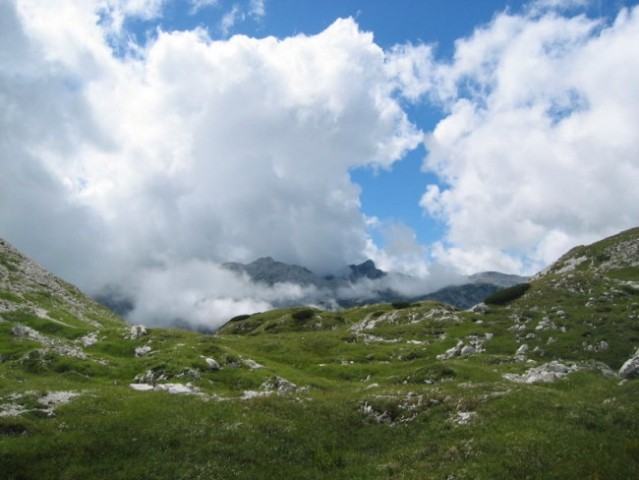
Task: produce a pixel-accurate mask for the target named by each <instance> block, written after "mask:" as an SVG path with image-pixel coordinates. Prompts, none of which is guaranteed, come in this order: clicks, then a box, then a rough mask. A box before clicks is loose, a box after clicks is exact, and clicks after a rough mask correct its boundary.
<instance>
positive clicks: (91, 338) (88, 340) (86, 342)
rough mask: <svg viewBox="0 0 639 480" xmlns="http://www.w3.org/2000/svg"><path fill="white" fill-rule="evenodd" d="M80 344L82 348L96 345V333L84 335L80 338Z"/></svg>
mask: <svg viewBox="0 0 639 480" xmlns="http://www.w3.org/2000/svg"><path fill="white" fill-rule="evenodd" d="M80 343H82V345H83V346H84V347H90V346H92V345H95V344H96V343H98V332H91V333H88V334H86V335H85V336H84V337H82V338H80Z"/></svg>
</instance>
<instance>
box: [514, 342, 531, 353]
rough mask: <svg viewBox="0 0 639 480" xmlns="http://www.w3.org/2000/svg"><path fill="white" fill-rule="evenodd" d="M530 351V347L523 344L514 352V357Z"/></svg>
mask: <svg viewBox="0 0 639 480" xmlns="http://www.w3.org/2000/svg"><path fill="white" fill-rule="evenodd" d="M529 349H530V347H529V346H528V344H527V343H524V344H523V345H521V346H520V347H519V348H518V349H517V351H516V352H515V355H525V354H526V352H528V350H529Z"/></svg>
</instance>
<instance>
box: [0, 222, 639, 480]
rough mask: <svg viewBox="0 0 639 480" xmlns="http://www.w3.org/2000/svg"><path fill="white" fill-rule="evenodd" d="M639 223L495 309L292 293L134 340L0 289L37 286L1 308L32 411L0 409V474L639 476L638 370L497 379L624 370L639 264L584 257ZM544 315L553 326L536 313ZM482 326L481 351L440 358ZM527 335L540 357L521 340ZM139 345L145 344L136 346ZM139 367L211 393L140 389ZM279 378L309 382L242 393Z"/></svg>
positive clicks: (11, 401) (15, 371) (96, 312)
mask: <svg viewBox="0 0 639 480" xmlns="http://www.w3.org/2000/svg"><path fill="white" fill-rule="evenodd" d="M637 234H639V232H637ZM632 238H635V233H632V234H627V233H626V234H623V235H621V236H619V237H618V238H615V239H613V240H606V241H604V242H599V243H597V244H595V245H593V246H590V247H580V248H578V249H576V250H575V251H574V252H573V253H571V255H574V256H576V257H581V256H586V257H587V258H588V261H587V262H583V263H582V264H581V265H580V266H579V268H576V269H575V270H574V271H572V272H570V276H566V275H563V274H558V273H556V272H553V271H551V272H550V273H549V274H547V275H546V276H543V277H541V278H540V279H538V280H535V281H533V282H531V287H530V289H529V290H528V291H527V292H526V294H525V295H523V296H521V297H519V298H517V299H511V301H509V302H508V303H507V304H506V305H496V306H491V307H490V310H489V311H488V313H486V314H475V313H470V312H464V311H459V310H457V309H454V308H452V307H447V306H444V305H441V304H437V303H433V302H422V303H419V304H412V305H400V306H401V307H402V308H396V307H397V305H396V306H395V307H393V305H388V304H385V305H374V306H368V307H360V308H353V309H348V310H344V311H340V312H326V311H320V310H316V309H308V308H306V307H304V308H302V307H300V308H287V309H278V310H273V311H269V312H263V313H259V314H255V315H251V316H243V317H239V318H235V319H233V321H232V322H230V323H229V324H227V325H226V326H225V327H224V328H223V329H221V331H220V332H219V333H218V334H216V335H204V334H198V333H193V332H186V331H181V330H168V329H149V331H148V334H147V335H144V336H142V337H140V338H137V339H127V338H125V337H126V336H127V333H128V329H127V326H126V325H125V324H124V323H122V322H121V321H120V320H118V319H117V318H116V317H114V316H112V314H110V313H108V312H105V311H104V310H101V309H100V308H99V307H97V306H95V305H94V304H92V303H91V302H88V301H86V303H84V304H83V305H84V307H83V310H82V312H83V315H80V316H78V315H76V314H75V313H74V312H75V311H74V308H75V307H71V306H70V305H67V304H65V303H64V302H63V301H61V300H60V298H58V297H57V296H56V295H48V294H47V292H39V293H33V292H32V293H31V296H27V298H26V299H25V298H23V296H22V295H17V294H15V293H13V292H11V291H0V298H2V299H3V300H5V301H9V302H13V303H19V302H24V301H26V302H31V303H30V306H29V307H28V308H27V307H24V308H21V309H17V310H14V311H12V312H3V313H2V314H1V317H2V321H0V409H6V408H7V406H8V405H14V406H18V407H21V408H24V409H25V410H26V411H25V412H24V413H22V414H20V415H16V416H0V465H1V466H2V468H1V469H0V479H10V478H11V479H44V480H47V479H78V478H91V479H102V478H104V479H107V478H108V479H130V478H149V479H269V478H278V479H279V478H304V479H325V478H345V479H373V480H375V479H446V478H451V477H454V478H455V479H457V480H460V479H496V478H512V479H568V480H582V479H597V478H598V479H606V478H614V479H617V478H620V479H621V478H624V479H625V478H635V477H636V476H637V475H636V474H637V472H638V471H639V441H638V440H637V438H638V437H637V431H639V403H638V402H637V401H636V399H637V398H638V397H639V380H636V379H632V380H629V381H627V382H620V379H619V378H608V377H606V376H604V375H602V374H601V373H600V371H599V370H598V368H596V366H594V364H590V365H593V366H592V367H589V368H586V369H585V370H583V371H580V372H578V373H573V374H571V375H569V376H568V377H567V378H564V379H561V380H558V381H556V382H554V383H548V384H544V383H538V384H530V385H529V384H518V383H513V382H510V381H508V380H506V379H505V378H504V375H505V374H523V373H524V372H526V371H527V370H528V369H529V368H531V367H532V366H539V365H541V364H543V363H546V362H550V361H552V360H560V361H562V362H564V363H567V364H570V363H572V362H586V361H588V362H592V361H599V362H604V363H605V364H607V365H608V366H610V367H611V368H612V369H618V368H619V367H620V366H621V364H622V363H623V362H624V361H625V360H626V359H627V358H628V357H629V356H630V355H632V354H633V353H634V351H635V350H636V349H637V347H639V299H638V298H637V295H636V294H635V293H634V291H632V289H630V290H628V289H624V288H622V287H623V285H624V283H623V282H627V281H637V275H636V274H637V272H636V266H634V265H626V266H623V265H621V266H620V265H618V264H614V268H610V269H609V270H605V271H603V273H597V274H595V273H594V272H593V270H592V268H593V266H597V265H599V266H603V267H605V266H606V265H612V263H610V262H612V260H613V259H614V248H616V246H617V245H618V244H619V243H618V242H625V241H628V240H629V239H632ZM568 258H569V257H565V259H564V260H566V259H568ZM603 267H602V268H603ZM606 268H607V267H606ZM69 291H70V292H71V290H69ZM591 299H592V300H591ZM34 306H37V307H38V308H41V309H42V310H44V311H46V312H47V315H48V316H49V317H50V319H48V318H43V317H41V316H37V315H34V314H33V311H34V310H33V308H32V307H34ZM87 318H88V319H90V320H92V321H94V322H96V323H97V325H98V326H99V328H98V327H96V326H93V325H89V324H87V323H86V319H87ZM546 318H548V319H549V321H550V324H551V325H552V326H551V327H548V328H546V329H537V326H538V325H539V324H540V323H541V322H544V321H545V320H544V319H546ZM373 320H374V321H375V323H374V325H373V323H369V324H368V325H369V327H370V328H367V329H361V330H358V328H355V327H356V326H359V327H362V326H363V325H364V323H363V322H365V321H369V322H370V321H373ZM15 323H22V324H24V325H28V326H29V327H31V328H33V329H35V330H37V331H39V332H40V333H42V334H46V335H47V336H49V337H50V338H52V339H55V340H56V341H58V342H59V345H63V346H76V347H78V348H80V347H79V346H80V343H79V341H78V340H79V338H80V337H82V336H83V335H85V334H86V333H89V332H97V335H98V342H97V343H96V344H95V345H93V346H90V347H86V348H84V351H85V353H86V355H87V358H86V359H81V358H73V357H70V356H69V355H66V354H65V353H64V350H62V351H56V350H55V348H53V347H46V346H43V345H41V344H39V343H37V342H34V341H32V340H27V339H20V338H16V337H15V336H14V335H13V333H12V329H13V327H14V325H15ZM521 325H523V326H524V328H523V329H521V330H520V329H519V326H521ZM513 327H517V329H514V328H513ZM473 339H475V340H476V339H482V340H483V341H484V342H483V349H484V350H485V351H483V352H481V353H474V354H471V355H468V356H464V357H461V356H458V357H453V358H450V359H448V360H444V361H440V360H437V355H440V354H442V353H444V352H445V351H446V350H447V349H449V348H451V347H453V346H455V345H456V344H457V342H458V341H462V342H464V343H465V344H468V343H469V342H470V341H471V340H473ZM602 342H605V344H606V345H607V348H605V349H601V350H592V349H591V350H588V348H587V347H588V346H589V345H595V346H598V345H601V344H602ZM522 343H527V344H528V345H529V347H530V349H529V352H528V353H527V356H526V359H525V360H530V361H531V362H533V363H532V364H529V363H526V362H525V361H524V362H520V361H517V360H516V359H515V358H514V355H515V351H516V350H517V348H518V347H519V346H520V345H521V344H522ZM142 346H149V347H150V348H151V350H152V352H151V353H149V354H148V355H145V356H140V357H136V356H135V354H134V352H135V349H136V348H137V347H142ZM205 358H213V359H215V360H216V361H217V362H218V363H219V364H220V365H221V367H222V368H221V369H220V370H218V371H214V370H210V369H208V368H207V365H206V362H205ZM249 360H252V361H254V362H258V363H259V364H261V365H262V368H253V369H252V368H251V367H250V365H251V362H249ZM148 371H151V372H153V373H154V375H155V376H156V382H157V383H167V382H170V383H182V384H186V383H192V384H193V385H194V386H196V387H197V388H198V389H199V390H200V392H201V395H200V396H195V395H171V394H168V393H165V392H157V391H151V392H138V391H134V390H132V389H131V388H129V384H130V383H133V382H134V381H135V378H136V376H139V375H144V374H145V373H146V372H148ZM276 377H281V378H284V379H286V380H288V381H290V382H293V383H294V384H296V385H297V387H298V389H297V390H296V391H294V392H292V393H288V394H285V395H278V394H276V393H272V394H271V395H270V396H266V397H258V398H252V399H243V396H244V395H245V394H246V392H247V391H258V392H263V385H264V384H265V382H269V381H270V382H272V381H273V378H276ZM52 391H73V392H77V393H78V394H79V396H78V397H77V398H74V399H72V400H71V401H70V402H69V403H68V404H66V405H61V406H58V407H57V408H56V409H55V410H54V411H53V412H52V414H50V412H49V411H47V410H46V409H45V407H44V406H43V405H42V404H41V403H40V402H39V401H40V400H42V398H44V396H45V395H46V394H47V392H52ZM464 419H466V420H467V423H464V422H463V420H464ZM460 422H461V423H460Z"/></svg>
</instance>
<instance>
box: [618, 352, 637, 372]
mask: <svg viewBox="0 0 639 480" xmlns="http://www.w3.org/2000/svg"><path fill="white" fill-rule="evenodd" d="M619 376H620V377H621V378H633V377H639V349H637V351H636V352H635V354H634V355H633V356H632V357H631V358H629V359H628V360H626V362H625V363H624V364H623V365H622V366H621V368H620V369H619Z"/></svg>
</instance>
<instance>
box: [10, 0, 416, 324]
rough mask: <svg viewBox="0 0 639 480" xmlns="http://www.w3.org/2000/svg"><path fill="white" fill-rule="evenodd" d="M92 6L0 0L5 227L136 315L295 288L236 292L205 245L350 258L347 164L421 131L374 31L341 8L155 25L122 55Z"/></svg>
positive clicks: (236, 306) (411, 141)
mask: <svg viewBox="0 0 639 480" xmlns="http://www.w3.org/2000/svg"><path fill="white" fill-rule="evenodd" d="M156 4H157V5H160V4H161V2H156ZM108 5H111V4H108ZM118 5H124V6H121V7H118V8H120V10H118V11H121V12H137V13H135V14H136V15H137V14H140V15H142V13H141V12H145V11H146V10H136V9H135V8H134V5H137V4H133V3H122V4H118ZM140 5H142V4H140ZM145 5H146V4H145ZM103 7H104V3H103V2H98V1H96V2H89V1H83V2H73V1H63V0H60V1H59V2H55V4H53V3H49V2H31V1H26V0H20V1H16V2H2V3H0V13H1V15H0V18H1V19H2V20H1V22H2V29H1V30H0V39H1V40H2V44H3V45H12V47H13V48H11V49H7V50H5V49H2V52H1V53H0V112H1V113H0V139H1V140H2V141H0V158H1V159H2V160H1V161H2V169H1V171H2V174H0V199H1V201H0V232H2V236H4V237H6V238H7V239H8V240H10V241H12V242H13V243H14V244H16V245H17V246H18V247H19V248H23V249H24V250H25V251H26V253H27V254H30V255H32V256H34V257H35V258H36V259H37V260H39V261H40V262H42V263H44V264H45V266H48V267H50V268H52V269H53V270H54V271H55V272H56V273H58V274H60V275H62V276H63V277H65V278H67V279H68V280H70V281H73V282H76V283H78V284H79V285H80V286H81V287H82V288H84V289H86V290H89V291H93V292H96V291H98V290H100V288H102V287H104V286H106V285H119V286H122V287H125V288H130V289H132V291H134V292H136V295H137V298H136V300H137V303H136V305H137V309H136V311H134V312H132V316H133V318H135V319H136V320H140V321H144V322H145V323H153V322H165V321H167V318H182V317H188V318H193V319H195V320H196V321H197V322H198V323H202V324H203V323H206V324H207V325H211V323H213V324H216V322H218V323H219V321H220V319H222V317H224V316H226V315H227V314H230V313H231V312H232V311H234V313H246V312H247V310H250V309H251V308H260V309H261V308H262V307H263V306H265V305H267V304H269V305H270V304H272V303H273V302H276V300H277V298H278V296H279V297H282V298H287V297H286V296H287V295H289V296H290V295H298V294H299V295H302V296H304V295H307V293H305V292H301V293H300V292H295V291H294V289H293V290H291V288H290V286H287V287H285V289H284V291H277V290H275V291H272V290H268V291H260V292H257V293H256V294H255V296H254V297H251V296H250V295H249V296H247V297H242V296H241V295H239V294H238V293H237V290H234V287H233V288H231V287H228V285H231V286H233V285H237V282H236V283H233V282H232V281H229V280H228V278H227V277H226V276H224V275H222V274H219V269H217V267H216V265H217V264H218V263H219V262H223V261H230V260H237V261H252V260H254V259H255V258H257V257H260V256H265V255H271V256H273V257H275V258H277V259H278V260H281V261H286V262H291V263H298V264H302V265H305V266H307V267H309V268H311V269H313V270H315V271H318V272H324V271H328V270H331V269H334V268H337V267H341V266H343V265H346V264H349V263H354V262H357V261H361V260H363V259H364V258H363V252H364V251H365V248H366V242H367V230H366V228H367V227H366V219H365V218H364V216H363V215H362V213H361V211H360V205H359V192H360V190H359V187H358V186H357V185H355V184H353V183H352V182H351V181H350V176H349V170H350V169H351V168H353V167H356V166H361V165H373V166H376V165H377V166H380V167H388V166H390V165H391V164H392V163H393V162H395V161H397V160H398V159H399V158H401V156H402V155H403V154H404V153H405V152H406V151H407V150H408V149H411V148H414V147H415V146H416V145H417V144H418V143H419V141H420V140H421V134H420V133H419V132H418V131H417V130H416V129H415V128H414V127H413V126H412V125H411V124H410V123H409V122H408V120H407V118H406V115H405V113H404V112H403V111H402V108H401V106H400V105H399V104H398V102H397V101H396V99H394V97H393V91H394V88H395V87H394V85H393V80H392V79H391V78H390V77H389V75H388V74H387V72H386V70H385V61H386V58H385V54H384V52H383V51H382V50H381V49H380V48H379V47H378V46H377V45H375V43H374V42H373V39H372V35H370V34H367V33H363V32H360V31H359V29H358V27H357V25H356V24H355V23H354V21H353V20H350V19H345V20H338V21H336V22H335V23H334V24H333V25H332V26H331V27H329V28H328V29H327V30H326V31H324V32H322V33H320V34H318V35H315V36H297V37H294V38H288V39H283V40H277V39H274V38H265V39H262V40H257V39H252V38H248V37H245V36H235V37H233V38H231V39H229V40H225V41H212V40H211V39H210V38H209V37H208V35H207V34H206V32H204V31H203V30H195V31H185V32H162V31H160V32H159V33H158V35H157V38H154V39H153V40H151V41H150V42H149V43H148V44H147V45H146V46H144V47H139V50H138V54H137V55H136V56H133V57H128V56H125V57H121V56H116V55H115V54H114V53H113V52H112V51H111V49H110V47H109V41H108V37H109V35H112V33H113V25H112V24H111V23H109V22H104V21H101V20H100V16H99V15H98V13H99V12H101V11H102V9H103ZM136 8H137V7H136ZM140 8H142V7H140ZM153 8H156V7H153ZM158 8H159V7H158ZM53 10H55V12H56V13H57V14H56V15H54V14H52V12H53ZM154 11H155V10H153V9H150V10H148V12H149V13H148V14H149V15H151V13H152V12H154ZM144 14H145V15H146V13H144ZM122 24H123V23H122V22H120V25H122ZM138 272H139V273H138ZM189 275H192V279H189V278H190V277H189ZM196 279H205V280H207V281H210V286H206V285H204V286H199V287H197V288H195V287H194V286H193V285H195V280H196ZM220 279H222V280H220ZM227 284H228V285H227ZM240 285H241V286H242V288H244V287H246V285H244V284H240ZM153 286H155V287H156V288H154V287H153ZM238 288H239V287H238ZM171 298H175V299H176V300H175V302H174V303H171V301H170V299H171ZM245 300H246V302H249V303H245ZM216 311H217V312H218V313H217V314H216V313H214V312H216ZM161 312H166V313H164V314H163V313H161ZM220 312H224V313H220ZM211 319H213V320H211Z"/></svg>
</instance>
